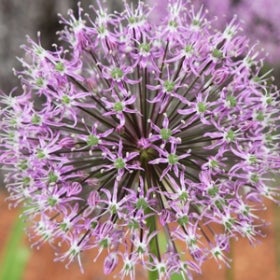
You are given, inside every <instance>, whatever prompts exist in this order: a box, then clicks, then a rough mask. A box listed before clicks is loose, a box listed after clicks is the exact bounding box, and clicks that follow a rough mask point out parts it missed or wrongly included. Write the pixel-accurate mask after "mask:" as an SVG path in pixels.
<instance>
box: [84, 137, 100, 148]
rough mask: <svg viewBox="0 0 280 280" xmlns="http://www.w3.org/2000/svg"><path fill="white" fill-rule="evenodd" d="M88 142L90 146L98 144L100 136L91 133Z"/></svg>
mask: <svg viewBox="0 0 280 280" xmlns="http://www.w3.org/2000/svg"><path fill="white" fill-rule="evenodd" d="M87 144H88V145H89V146H96V145H98V144H99V137H98V136H96V135H89V136H88V139H87Z"/></svg>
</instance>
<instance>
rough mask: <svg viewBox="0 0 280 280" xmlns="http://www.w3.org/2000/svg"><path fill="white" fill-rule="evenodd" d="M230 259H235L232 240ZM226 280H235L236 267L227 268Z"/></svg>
mask: <svg viewBox="0 0 280 280" xmlns="http://www.w3.org/2000/svg"><path fill="white" fill-rule="evenodd" d="M229 258H230V259H231V260H233V258H234V249H233V241H232V240H230V249H229ZM226 280H234V267H233V265H231V267H228V268H226Z"/></svg>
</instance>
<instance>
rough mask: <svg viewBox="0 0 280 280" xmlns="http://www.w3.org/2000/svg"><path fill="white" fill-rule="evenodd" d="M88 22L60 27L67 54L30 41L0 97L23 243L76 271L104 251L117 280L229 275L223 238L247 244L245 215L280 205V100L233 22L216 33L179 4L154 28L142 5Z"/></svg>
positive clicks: (252, 234) (74, 20)
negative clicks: (209, 267)
mask: <svg viewBox="0 0 280 280" xmlns="http://www.w3.org/2000/svg"><path fill="white" fill-rule="evenodd" d="M92 11H93V13H94V15H95V19H94V20H93V19H92V18H90V17H89V16H88V15H83V10H82V8H81V7H80V6H79V9H78V17H75V16H74V13H73V12H72V11H70V12H69V16H68V17H67V18H64V17H62V16H61V22H62V23H63V24H64V25H65V28H64V29H63V30H62V31H60V33H59V34H60V37H61V39H63V40H65V41H66V42H67V43H68V48H67V49H64V48H63V47H58V46H54V47H55V48H54V50H52V51H48V50H45V49H44V48H43V47H42V46H41V44H40V40H39V42H37V43H36V42H34V41H32V40H31V39H30V38H28V44H27V45H25V46H24V47H23V48H24V50H25V52H26V57H25V58H24V59H21V62H22V65H23V70H22V71H19V72H17V74H18V76H19V77H20V79H21V82H22V94H21V95H16V94H15V93H14V92H12V93H11V94H10V95H7V96H5V95H3V96H2V99H1V103H2V104H3V109H2V113H1V115H2V121H1V129H2V133H1V138H2V140H1V152H2V154H1V157H0V159H1V163H2V165H3V168H4V169H5V170H7V171H8V174H7V176H6V182H7V188H8V190H9V192H10V199H11V200H12V201H13V203H14V204H15V205H18V204H19V203H21V202H23V204H24V206H25V212H24V213H25V216H26V218H27V219H28V220H29V221H30V223H31V227H32V228H33V230H32V233H31V239H34V240H33V244H34V245H36V246H40V245H41V244H42V243H44V242H48V243H50V244H52V245H53V246H55V245H56V244H58V245H59V246H58V247H57V250H58V251H57V252H56V258H55V260H59V261H66V263H67V264H69V263H71V262H72V261H74V260H77V261H78V262H79V263H80V266H81V269H82V262H81V254H82V253H83V252H84V251H87V250H93V249H96V250H95V251H96V252H97V256H96V259H97V258H98V256H99V254H101V253H102V252H105V254H107V257H106V258H105V261H104V272H105V273H106V274H109V273H111V272H112V271H113V270H114V269H115V268H116V266H117V265H119V266H120V269H119V279H123V278H124V277H125V276H129V277H130V278H131V279H135V267H136V265H141V266H142V267H143V268H144V269H147V270H149V271H150V272H149V273H150V275H152V276H150V279H170V276H171V275H172V274H173V273H179V274H181V275H182V276H183V277H184V278H185V276H186V275H187V277H188V279H191V278H192V277H191V271H192V270H194V271H196V272H199V271H200V267H201V265H202V263H203V262H204V261H205V260H206V259H207V258H214V259H215V260H217V262H219V263H221V262H224V263H226V264H227V265H228V264H229V260H228V258H227V256H226V252H227V251H228V249H229V240H230V239H231V238H234V237H236V236H244V237H247V238H248V239H249V240H250V241H251V242H254V240H255V238H256V237H257V236H258V235H261V232H260V230H259V227H260V226H261V225H262V224H263V221H262V220H260V219H259V218H258V216H257V215H256V213H255V211H256V210H259V209H263V203H262V200H263V198H264V197H266V198H269V199H271V200H274V201H277V196H278V195H279V188H278V187H273V184H271V182H272V181H273V179H272V177H271V176H272V175H271V174H273V173H277V172H279V167H280V160H279V138H280V137H279V132H278V131H279V130H278V129H279V116H278V114H279V106H278V104H277V100H276V97H277V95H278V91H277V90H276V88H275V87H274V86H272V85H271V83H270V80H269V79H268V78H267V75H266V74H263V73H262V74H260V73H261V68H262V60H261V59H260V60H259V59H258V54H257V53H255V51H254V48H251V47H250V45H249V43H248V41H247V40H246V38H244V37H243V36H241V35H240V34H239V26H238V24H237V23H235V21H232V22H230V23H229V24H228V26H227V27H226V29H225V30H224V31H222V32H216V31H215V32H213V29H211V24H210V23H209V22H208V21H207V20H206V17H205V14H204V12H203V10H202V9H199V10H198V11H196V10H195V9H194V8H193V7H192V6H190V5H188V4H183V1H180V0H172V1H170V2H169V6H168V17H166V19H165V20H163V21H162V23H161V24H156V25H154V24H152V23H151V22H150V20H149V18H150V14H151V13H152V11H151V10H150V8H149V7H146V6H145V5H144V4H143V3H142V2H140V3H139V5H138V6H137V7H136V8H133V7H132V6H131V5H129V4H128V3H126V2H125V3H124V11H123V12H122V13H120V14H119V13H115V14H108V13H107V11H106V9H105V8H103V7H102V6H101V5H98V7H93V8H92ZM215 225H220V226H219V230H218V231H216V229H217V227H216V226H215ZM213 226H215V227H213ZM159 234H161V236H162V235H164V236H165V240H166V247H165V249H162V248H159V246H158V242H159V240H158V237H159ZM35 235H37V236H38V237H36V236H35ZM161 239H162V238H161ZM182 244H184V245H182ZM179 245H180V247H179ZM161 247H162V246H161ZM152 277H154V278H152Z"/></svg>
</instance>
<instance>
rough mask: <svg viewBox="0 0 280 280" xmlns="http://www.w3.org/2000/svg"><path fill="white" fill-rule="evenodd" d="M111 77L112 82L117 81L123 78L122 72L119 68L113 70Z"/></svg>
mask: <svg viewBox="0 0 280 280" xmlns="http://www.w3.org/2000/svg"><path fill="white" fill-rule="evenodd" d="M111 76H112V78H113V79H114V80H119V79H121V78H122V77H123V71H122V70H121V69H120V68H114V69H113V70H112V71H111Z"/></svg>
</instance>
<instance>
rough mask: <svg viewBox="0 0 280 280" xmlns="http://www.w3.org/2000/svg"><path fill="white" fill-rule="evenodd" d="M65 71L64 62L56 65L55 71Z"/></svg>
mask: <svg viewBox="0 0 280 280" xmlns="http://www.w3.org/2000/svg"><path fill="white" fill-rule="evenodd" d="M64 69H65V67H64V64H63V63H62V62H58V63H56V65H55V70H57V71H58V72H63V71H64Z"/></svg>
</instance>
